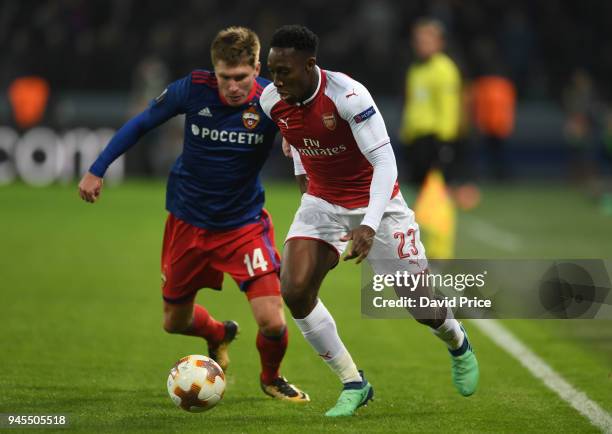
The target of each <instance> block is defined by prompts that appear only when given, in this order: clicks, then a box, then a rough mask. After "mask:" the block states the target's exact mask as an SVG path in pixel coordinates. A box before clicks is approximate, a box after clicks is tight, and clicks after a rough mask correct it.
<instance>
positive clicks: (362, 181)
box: [260, 67, 399, 209]
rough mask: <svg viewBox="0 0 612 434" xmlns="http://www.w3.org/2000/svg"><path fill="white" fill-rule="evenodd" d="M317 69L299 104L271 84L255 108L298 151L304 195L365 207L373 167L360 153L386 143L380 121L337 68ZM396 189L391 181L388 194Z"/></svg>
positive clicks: (360, 89)
mask: <svg viewBox="0 0 612 434" xmlns="http://www.w3.org/2000/svg"><path fill="white" fill-rule="evenodd" d="M317 72H318V74H319V84H318V87H317V90H316V91H315V93H314V94H313V95H312V96H311V97H310V98H308V99H307V100H306V101H304V102H303V103H298V104H295V105H293V104H288V103H286V102H285V101H282V100H281V99H280V96H279V95H278V92H277V91H276V86H274V84H273V83H271V84H269V85H268V86H266V88H265V89H264V91H263V93H262V95H261V98H260V104H261V107H262V108H263V111H264V112H265V113H266V114H267V115H268V116H269V117H270V118H271V119H272V120H273V121H274V122H275V123H276V124H277V125H278V127H279V128H280V131H281V134H282V136H283V137H284V138H285V139H287V141H288V142H289V143H290V144H291V145H292V146H293V147H294V148H295V151H297V153H298V154H299V157H300V159H301V161H302V164H303V166H304V170H305V171H306V174H307V176H308V193H309V194H311V195H313V196H317V197H320V198H322V199H324V200H326V201H327V202H330V203H332V204H335V205H340V206H342V207H345V208H351V209H352V208H362V207H367V206H368V203H369V200H370V184H371V182H372V173H373V168H372V165H371V164H370V163H369V162H368V160H367V159H366V158H365V157H364V154H367V153H368V152H371V151H373V150H375V149H377V148H379V147H381V146H385V145H386V146H390V140H389V135H388V134H387V129H386V127H385V123H384V120H383V118H382V116H381V114H380V112H379V110H378V107H376V104H375V103H374V100H373V99H372V96H371V95H370V93H369V92H368V90H367V89H366V88H365V86H363V85H362V84H361V83H359V82H357V81H355V80H353V79H352V78H350V77H348V76H347V75H345V74H342V73H339V72H333V71H326V70H322V69H319V68H318V67H317ZM398 191H399V185H398V183H397V180H396V181H395V186H394V188H393V193H392V196H391V197H394V196H395V195H396V194H397V193H398ZM389 199H391V198H389Z"/></svg>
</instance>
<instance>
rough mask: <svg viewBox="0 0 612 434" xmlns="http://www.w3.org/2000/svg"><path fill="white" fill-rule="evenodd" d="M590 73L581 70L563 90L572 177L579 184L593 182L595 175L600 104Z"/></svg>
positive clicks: (565, 127)
mask: <svg viewBox="0 0 612 434" xmlns="http://www.w3.org/2000/svg"><path fill="white" fill-rule="evenodd" d="M595 95H596V94H595V89H594V85H593V81H592V79H591V76H590V74H589V73H588V72H587V71H586V70H585V69H582V68H577V69H576V70H575V71H574V72H573V75H572V77H571V80H570V81H569V83H568V85H567V87H566V88H565V89H564V90H563V106H564V109H565V126H564V134H565V138H566V140H567V144H568V146H569V153H570V156H569V157H570V158H569V162H570V167H569V171H570V177H571V179H573V180H574V181H576V182H581V183H582V182H587V181H590V180H592V178H593V176H594V174H595V164H594V163H595V162H594V147H595V143H594V140H595V134H596V132H595V127H596V121H597V113H598V110H599V103H598V101H597V99H596V96H595Z"/></svg>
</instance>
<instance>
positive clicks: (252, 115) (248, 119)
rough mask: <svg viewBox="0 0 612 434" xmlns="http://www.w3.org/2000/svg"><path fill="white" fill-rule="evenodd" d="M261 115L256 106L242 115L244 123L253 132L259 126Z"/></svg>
mask: <svg viewBox="0 0 612 434" xmlns="http://www.w3.org/2000/svg"><path fill="white" fill-rule="evenodd" d="M259 119H260V117H259V113H257V109H256V108H255V107H254V106H251V107H249V108H248V109H246V110H245V111H244V112H243V113H242V123H243V124H244V126H245V127H247V128H248V129H249V130H252V129H253V128H255V127H256V126H257V124H259Z"/></svg>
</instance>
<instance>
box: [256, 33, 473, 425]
mask: <svg viewBox="0 0 612 434" xmlns="http://www.w3.org/2000/svg"><path fill="white" fill-rule="evenodd" d="M317 45H318V38H317V36H316V35H315V34H314V33H312V32H311V31H310V30H308V29H307V28H305V27H302V26H283V27H281V28H280V29H278V30H277V31H276V32H275V33H274V35H273V36H272V41H271V44H270V46H271V49H270V53H269V56H268V69H269V70H270V73H271V75H272V78H273V83H272V84H269V85H268V86H267V87H266V88H265V89H264V91H263V93H262V96H261V99H260V104H261V106H262V108H263V110H264V112H265V113H266V115H268V116H269V117H270V118H271V119H272V120H273V121H274V122H276V124H277V125H278V127H279V128H280V130H281V134H282V135H283V137H284V138H285V139H286V140H287V141H288V142H289V143H290V144H291V145H292V152H293V159H294V165H295V173H296V175H297V176H298V180H299V181H300V185H301V189H302V192H303V195H302V202H301V205H300V208H299V209H298V211H297V213H296V215H295V218H294V220H293V223H292V225H291V228H290V229H289V233H288V235H287V239H286V242H285V249H284V252H283V259H282V263H283V267H282V270H281V291H282V294H283V298H284V300H285V303H286V304H287V306H288V307H289V309H290V310H291V313H292V315H293V317H294V319H295V322H296V324H297V325H298V327H299V328H300V330H301V331H302V334H303V335H304V337H305V338H306V340H307V341H308V342H309V343H310V344H311V345H312V347H313V348H314V349H315V351H317V353H318V354H319V355H320V356H321V358H322V359H323V360H324V361H325V362H326V363H327V364H328V366H329V367H330V368H331V369H332V370H333V371H334V372H335V373H336V374H337V375H338V377H339V378H340V380H341V382H342V383H343V390H342V393H341V395H340V398H339V399H338V402H337V403H336V405H335V406H334V407H332V408H331V409H330V410H329V411H328V412H327V413H326V415H327V416H349V415H352V414H354V412H355V410H356V409H357V408H358V407H360V406H362V405H364V404H366V403H367V402H368V401H369V400H370V399H371V398H372V396H373V389H372V386H371V385H370V384H369V382H368V381H367V380H366V379H365V377H364V375H363V372H362V371H359V370H358V369H357V367H356V365H355V363H354V362H353V359H352V358H351V355H350V354H349V352H348V351H347V349H346V347H345V346H344V344H343V343H342V341H341V340H340V337H339V335H338V331H337V328H336V324H335V322H334V319H333V318H332V316H331V314H330V313H329V311H328V310H327V309H326V308H325V306H324V305H323V303H322V302H321V300H320V299H319V298H318V293H319V288H320V286H321V283H322V281H323V279H324V277H325V275H326V274H327V273H328V271H329V270H330V269H332V268H333V267H334V266H335V265H336V264H337V263H338V259H339V257H340V255H341V254H342V253H343V252H344V251H345V249H346V248H347V245H348V242H349V241H352V245H351V246H350V247H349V248H348V252H347V255H346V256H345V258H344V259H345V260H347V259H356V260H357V261H356V262H357V263H359V262H361V261H362V260H363V259H365V258H366V257H367V260H368V262H369V263H370V264H371V265H372V268H373V269H374V272H375V273H377V274H394V273H395V272H396V271H402V272H403V271H407V272H409V273H424V272H426V271H427V259H426V257H425V252H424V248H423V245H422V244H421V241H420V239H419V227H418V225H417V223H416V222H415V219H414V213H413V212H412V210H410V209H409V208H408V206H407V205H406V202H405V201H404V199H403V198H402V195H401V193H400V191H399V186H398V183H397V167H396V162H395V156H394V154H393V149H392V147H391V143H390V140H389V136H388V134H387V131H386V127H385V123H384V121H383V118H382V116H381V114H380V111H379V109H378V107H377V106H376V104H375V103H374V100H373V99H372V97H371V95H370V93H369V92H368V90H367V89H366V88H365V87H364V86H363V85H362V84H361V83H358V82H357V81H355V80H353V79H351V78H350V77H348V76H346V75H344V74H341V73H338V72H332V71H326V70H323V69H321V68H319V67H318V66H317V65H316V51H317ZM406 295H409V296H410V295H411V296H413V297H420V296H428V297H431V296H432V295H431V290H430V289H429V288H426V287H421V288H415V292H414V293H412V294H406ZM411 313H412V314H413V315H414V316H415V318H416V319H417V321H419V322H420V323H422V324H425V325H427V326H429V327H431V329H432V331H433V333H434V334H435V335H436V336H437V337H439V338H440V339H441V340H442V341H443V342H444V343H445V344H446V345H447V347H448V350H449V352H450V355H451V359H452V367H453V370H452V373H453V383H454V385H455V387H456V388H457V389H458V391H459V392H460V393H461V394H462V395H464V396H469V395H471V394H472V393H474V391H475V390H476V386H477V384H478V377H479V373H478V372H479V371H478V363H477V360H476V357H475V356H474V352H473V351H472V349H471V346H470V344H469V341H468V338H467V334H466V333H465V330H464V329H463V327H462V326H461V325H460V324H459V323H458V322H457V320H456V319H454V317H453V316H452V312H451V311H450V310H447V309H446V308H444V307H431V308H427V309H425V310H423V309H412V310H411Z"/></svg>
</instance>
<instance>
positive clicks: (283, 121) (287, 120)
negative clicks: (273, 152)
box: [278, 118, 289, 129]
mask: <svg viewBox="0 0 612 434" xmlns="http://www.w3.org/2000/svg"><path fill="white" fill-rule="evenodd" d="M278 123H279V124H283V125H284V126H285V128H287V129H289V118H286V119H283V118H278Z"/></svg>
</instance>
